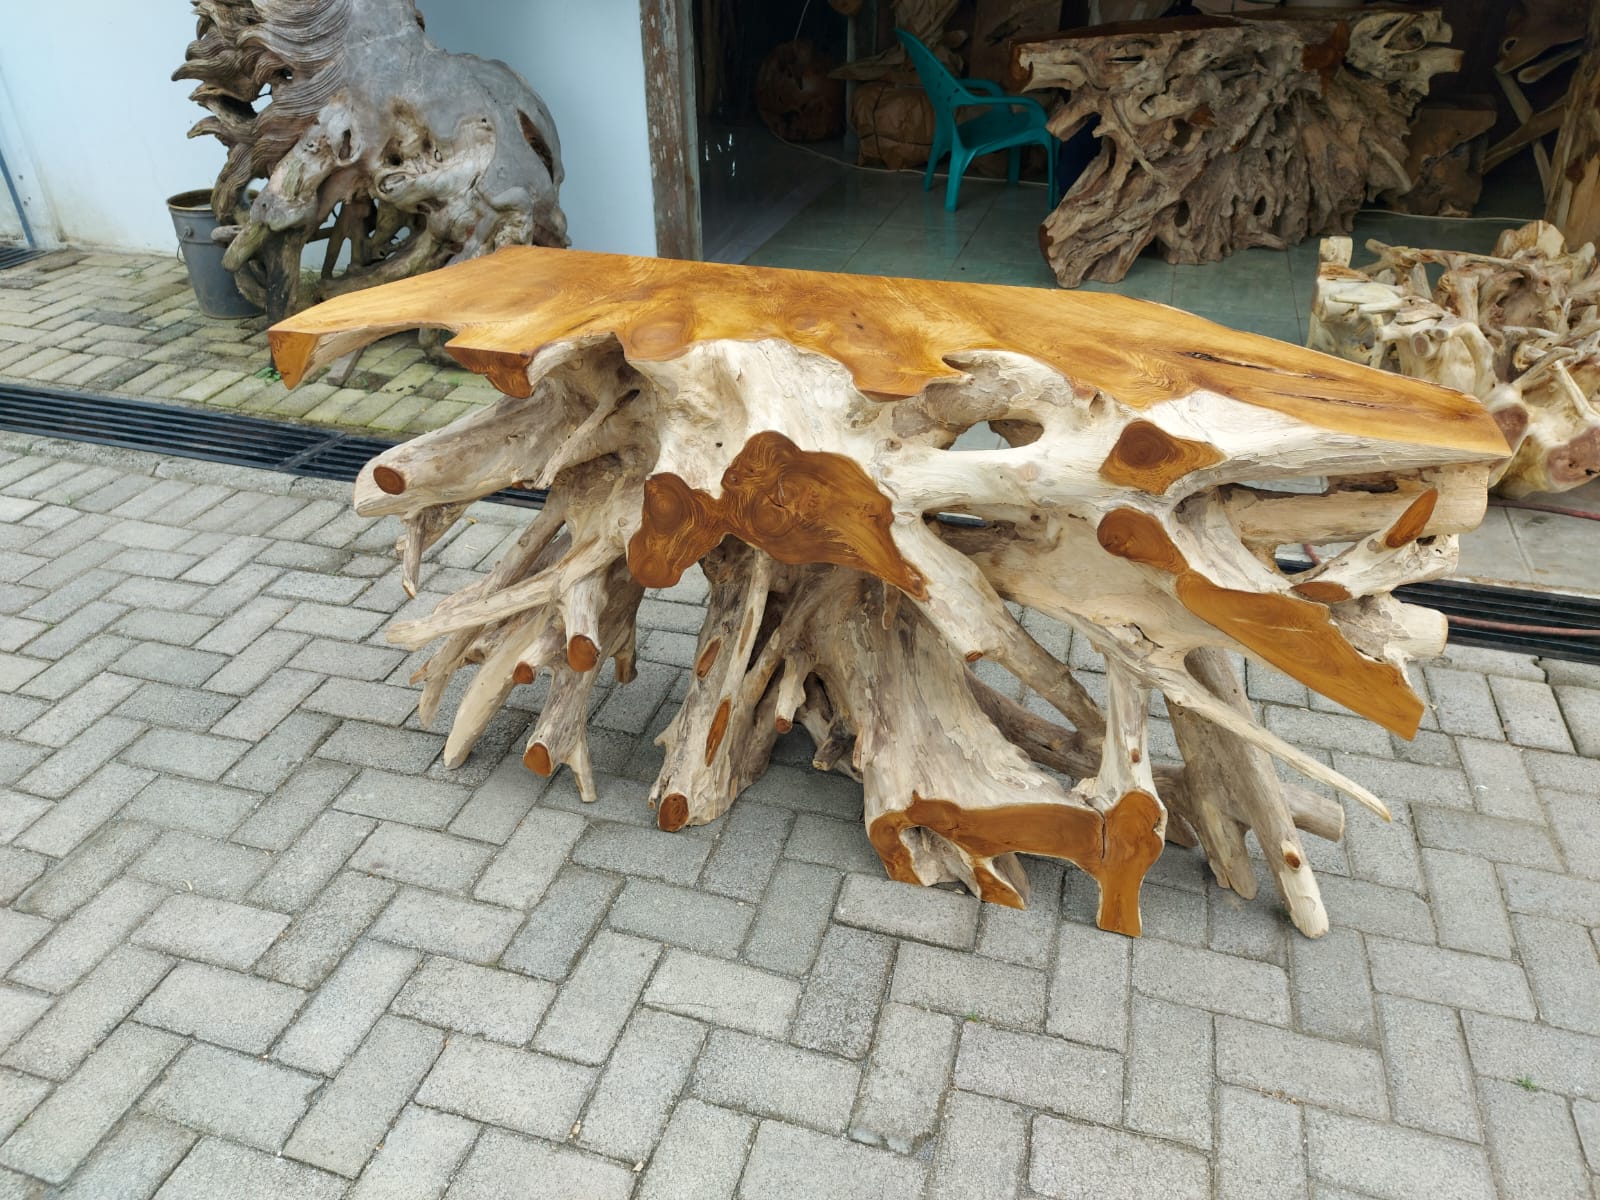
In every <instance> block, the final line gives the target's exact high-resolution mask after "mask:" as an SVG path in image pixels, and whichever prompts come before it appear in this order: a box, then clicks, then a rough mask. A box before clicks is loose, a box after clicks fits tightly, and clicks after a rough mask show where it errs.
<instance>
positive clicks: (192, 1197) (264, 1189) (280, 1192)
mask: <svg viewBox="0 0 1600 1200" xmlns="http://www.w3.org/2000/svg"><path fill="white" fill-rule="evenodd" d="M346 1184H347V1181H346V1180H343V1179H340V1178H339V1177H338V1176H337V1175H329V1174H328V1173H327V1172H325V1171H319V1170H317V1169H316V1168H315V1167H308V1166H306V1165H305V1164H304V1163H297V1162H295V1161H293V1160H292V1159H288V1158H283V1157H281V1156H279V1155H272V1154H263V1153H262V1152H261V1151H259V1150H251V1149H249V1148H248V1147H245V1146H239V1145H235V1144H234V1143H233V1142H228V1141H222V1140H220V1139H217V1138H204V1139H202V1140H201V1142H200V1144H199V1145H198V1146H196V1147H195V1148H194V1149H193V1150H191V1151H190V1152H189V1154H188V1157H186V1158H185V1159H184V1160H183V1161H182V1162H181V1163H179V1164H178V1169H177V1170H175V1171H173V1173H172V1174H171V1176H169V1177H168V1179H167V1181H166V1183H164V1184H162V1185H161V1190H160V1191H159V1192H157V1193H156V1196H157V1198H158V1200H219V1198H220V1197H228V1198H229V1200H233V1198H234V1197H238V1198H239V1200H246V1198H249V1200H258V1198H259V1200H267V1197H271V1198H272V1200H337V1198H338V1197H339V1196H340V1195H342V1194H343V1192H344V1189H345V1186H346Z"/></svg>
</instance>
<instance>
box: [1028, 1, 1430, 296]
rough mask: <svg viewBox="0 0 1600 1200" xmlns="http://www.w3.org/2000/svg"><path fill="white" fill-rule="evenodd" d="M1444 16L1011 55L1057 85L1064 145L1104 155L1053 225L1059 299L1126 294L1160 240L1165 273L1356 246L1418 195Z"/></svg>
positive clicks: (1201, 22) (1346, 20) (1108, 39)
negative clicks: (1414, 162)
mask: <svg viewBox="0 0 1600 1200" xmlns="http://www.w3.org/2000/svg"><path fill="white" fill-rule="evenodd" d="M1449 38H1450V28H1449V26H1448V25H1446V24H1445V23H1444V21H1443V19H1442V18H1441V17H1440V15H1439V13H1438V11H1437V10H1420V11H1419V10H1407V11H1391V10H1385V9H1361V10H1355V11H1349V12H1344V13H1341V14H1338V15H1335V14H1332V13H1322V12H1320V11H1319V12H1318V13H1317V15H1313V16H1288V15H1286V16H1284V17H1283V18H1281V19H1267V18H1265V17H1256V18H1251V19H1236V18H1232V17H1182V18H1172V19H1169V20H1160V21H1144V22H1132V23H1128V24H1125V25H1120V26H1106V27H1103V28H1101V29H1098V30H1096V29H1089V30H1083V31H1080V32H1077V33H1072V34H1066V35H1062V36H1059V37H1055V38H1051V39H1049V40H1045V41H1035V42H1019V43H1017V44H1016V45H1015V46H1014V47H1013V54H1014V60H1013V70H1014V77H1015V79H1017V80H1019V81H1021V82H1023V84H1024V85H1025V86H1027V87H1030V88H1062V89H1065V90H1066V92H1067V99H1066V103H1065V104H1063V105H1062V106H1061V107H1059V108H1058V109H1056V111H1055V113H1054V114H1053V116H1052V118H1051V122H1050V128H1051V131H1052V132H1053V133H1054V134H1055V135H1056V136H1057V137H1059V138H1063V139H1064V138H1067V137H1070V136H1071V135H1072V134H1073V133H1075V132H1076V131H1077V130H1078V129H1079V128H1080V127H1082V126H1084V125H1086V124H1089V125H1094V126H1095V127H1096V130H1097V136H1098V137H1099V138H1100V139H1101V150H1100V153H1099V155H1098V157H1096V158H1095V159H1094V161H1093V162H1091V163H1090V164H1089V166H1088V167H1087V168H1086V169H1085V171H1084V172H1083V174H1082V175H1081V176H1080V177H1079V179H1078V181H1077V183H1076V184H1074V185H1073V186H1072V188H1071V189H1070V190H1069V191H1068V192H1067V194H1066V196H1065V197H1064V198H1063V199H1062V201H1061V204H1060V206H1059V207H1058V208H1057V209H1056V210H1055V212H1053V213H1051V214H1050V216H1049V217H1048V218H1047V219H1046V221H1045V224H1044V228H1043V229H1042V230H1041V231H1040V243H1041V245H1042V247H1043V249H1044V253H1045V257H1046V258H1047V259H1048V260H1049V263H1050V265H1051V268H1052V269H1053V270H1054V271H1055V274H1056V278H1057V279H1058V280H1060V282H1061V283H1062V285H1063V286H1065V287H1075V286H1077V284H1079V283H1081V282H1082V281H1083V280H1085V279H1098V280H1103V281H1106V282H1115V281H1116V280H1119V279H1121V278H1122V277H1123V276H1124V275H1125V274H1126V273H1127V271H1128V268H1129V267H1130V266H1132V265H1133V261H1134V259H1135V258H1137V257H1138V256H1139V254H1140V253H1141V252H1142V251H1143V250H1144V249H1145V247H1146V246H1149V245H1151V244H1152V243H1154V244H1155V245H1156V246H1157V247H1158V248H1159V249H1160V251H1161V253H1162V254H1163V256H1164V257H1165V258H1166V259H1167V261H1168V262H1176V263H1202V262H1211V261H1214V260H1216V259H1220V258H1223V257H1226V256H1227V255H1229V254H1232V253H1234V252H1235V251H1238V250H1242V249H1245V248H1246V247H1249V246H1270V247H1273V248H1275V249H1281V248H1282V247H1284V246H1288V245H1292V244H1293V243H1295V242H1299V241H1301V240H1303V239H1304V238H1306V237H1308V236H1311V235H1313V234H1321V233H1335V232H1348V231H1349V229H1350V224H1351V220H1352V218H1353V217H1354V215H1355V212H1356V210H1357V209H1358V208H1359V207H1360V206H1361V204H1362V203H1363V201H1365V200H1366V199H1368V198H1370V197H1373V196H1376V195H1377V194H1378V193H1380V192H1382V191H1384V190H1386V189H1395V190H1398V191H1406V190H1408V189H1409V188H1410V186H1411V180H1410V178H1409V176H1408V175H1407V173H1406V170H1405V165H1404V164H1405V162H1406V133H1407V129H1408V127H1409V124H1410V121H1411V115H1412V113H1413V111H1414V110H1415V109H1416V106H1417V104H1418V102H1419V101H1420V100H1421V99H1422V97H1423V96H1425V95H1426V94H1427V91H1428V81H1429V80H1430V79H1431V78H1432V77H1433V76H1434V75H1436V74H1438V73H1440V72H1441V71H1450V70H1454V69H1455V68H1456V67H1457V66H1459V65H1460V61H1461V56H1460V53H1459V52H1458V51H1454V50H1450V49H1447V48H1446V47H1445V46H1444V44H1443V43H1446V42H1448V41H1449Z"/></svg>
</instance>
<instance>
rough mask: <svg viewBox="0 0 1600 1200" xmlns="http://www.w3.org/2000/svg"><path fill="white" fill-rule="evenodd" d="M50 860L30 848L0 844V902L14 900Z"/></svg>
mask: <svg viewBox="0 0 1600 1200" xmlns="http://www.w3.org/2000/svg"><path fill="white" fill-rule="evenodd" d="M49 863H50V860H49V859H47V858H45V856H44V855H42V854H35V853H33V851H31V850H22V849H19V848H18V847H16V846H0V904H9V903H10V902H11V901H12V900H15V899H16V898H17V897H18V896H20V895H21V894H22V893H23V892H24V891H26V890H27V887H28V885H29V884H30V883H32V882H33V881H34V880H35V879H37V878H39V876H40V875H43V874H44V872H45V868H46V867H47V866H49Z"/></svg>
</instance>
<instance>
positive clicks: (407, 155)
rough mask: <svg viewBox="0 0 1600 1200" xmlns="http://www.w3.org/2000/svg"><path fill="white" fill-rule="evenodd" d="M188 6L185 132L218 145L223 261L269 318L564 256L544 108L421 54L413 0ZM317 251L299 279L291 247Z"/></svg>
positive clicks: (237, 1) (500, 77) (555, 165)
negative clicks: (417, 282) (487, 265)
mask: <svg viewBox="0 0 1600 1200" xmlns="http://www.w3.org/2000/svg"><path fill="white" fill-rule="evenodd" d="M191 2H192V3H193V5H194V9H195V12H196V14H197V15H198V17H199V28H198V32H197V34H196V36H195V40H194V41H193V42H192V43H190V45H189V50H188V53H187V54H186V55H185V56H184V64H183V66H181V67H179V68H178V70H177V71H175V72H174V73H173V76H172V77H173V79H194V80H198V81H199V86H198V87H197V88H195V90H194V92H193V93H192V96H191V98H192V99H193V100H194V101H195V102H196V103H198V104H200V105H201V106H202V107H203V108H205V109H207V110H208V111H209V112H210V114H211V115H210V116H208V117H206V118H205V119H204V120H202V121H200V122H199V123H198V124H197V125H195V127H194V128H193V129H191V130H190V131H189V136H190V137H199V136H202V135H204V134H212V135H214V136H215V137H216V138H217V140H219V141H220V142H222V144H223V145H224V146H226V147H227V148H228V159H227V162H226V163H225V165H224V166H223V168H222V173H221V174H220V175H218V176H217V182H216V185H215V187H214V188H213V189H212V192H211V207H212V209H213V210H214V211H215V212H216V214H217V220H218V221H219V223H220V225H221V227H220V228H219V229H218V230H217V236H218V237H219V238H221V239H222V240H224V241H226V242H227V243H228V250H227V254H226V255H225V256H224V258H223V265H224V266H226V267H227V268H228V270H230V271H232V272H233V273H234V278H235V279H236V280H238V283H239V290H240V291H241V292H243V293H244V294H245V295H246V296H247V297H248V298H249V299H251V300H253V301H255V302H256V303H257V304H260V305H261V306H262V307H264V308H265V309H266V310H267V312H268V313H270V314H271V315H272V316H273V317H274V318H275V319H276V318H280V317H283V316H285V315H287V314H289V313H292V312H296V311H298V310H299V309H301V308H304V307H305V306H306V305H307V304H310V303H312V302H314V301H316V300H321V299H326V298H327V297H329V296H335V295H339V294H341V293H343V292H348V291H353V290H355V289H356V288H363V287H368V286H371V285H372V284H376V283H384V282H387V281H390V280H394V279H401V278H403V277H405V276H407V275H416V274H419V273H421V272H423V271H431V270H433V269H434V268H436V267H441V266H443V265H444V264H446V263H449V262H460V261H462V260H464V259H468V258H473V257H475V256H477V255H479V254H487V253H489V252H490V251H492V250H495V249H497V248H499V247H501V246H510V245H518V244H526V243H535V244H538V245H543V246H565V245H566V244H567V222H566V217H565V216H564V215H563V214H562V212H561V209H560V207H559V205H558V204H557V201H556V192H557V189H558V188H559V187H560V185H561V177H562V172H561V144H560V142H559V140H558V139H557V137H556V128H555V122H553V121H552V120H551V119H550V113H549V111H548V110H547V109H546V108H545V106H544V101H542V100H540V99H539V97H538V96H537V95H535V94H534V92H533V90H532V89H531V88H529V87H528V85H527V84H526V83H524V82H523V81H522V79H521V77H520V76H518V75H517V74H516V72H514V71H512V70H511V68H510V67H508V66H506V65H505V64H504V63H502V62H495V61H492V60H489V59H482V58H478V57H476V56H474V55H471V54H447V53H445V52H444V51H443V50H440V49H439V48H438V47H437V46H435V45H434V44H433V43H432V42H430V41H428V39H427V38H426V37H425V36H424V35H423V32H422V17H421V14H419V13H418V12H417V8H416V5H415V3H414V2H413V0H191ZM268 92H270V100H269V101H268V103H267V104H266V105H264V106H263V107H261V108H260V109H259V110H258V109H257V108H256V104H257V102H258V101H259V100H260V98H261V97H262V95H263V94H264V93H268ZM255 180H265V181H266V182H265V184H264V185H263V186H262V187H261V190H260V192H259V194H252V193H250V192H249V191H248V189H249V188H250V185H251V183H252V182H253V181H255ZM330 217H331V218H332V223H331V225H330V226H328V227H324V222H325V221H328V220H329V218H330ZM320 239H326V241H327V249H326V253H325V255H324V256H323V263H322V271H321V278H320V280H319V281H317V282H314V283H313V282H309V281H307V280H304V279H302V276H301V270H300V259H301V251H302V250H303V249H304V248H305V247H306V246H307V245H308V244H309V243H311V242H314V241H317V240H320ZM346 247H348V248H349V260H348V266H346V267H345V268H344V270H342V271H341V272H339V273H338V274H335V271H336V268H338V266H339V265H340V262H341V259H340V256H341V253H342V252H343V251H344V249H345V248H346Z"/></svg>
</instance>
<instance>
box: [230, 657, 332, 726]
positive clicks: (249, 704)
mask: <svg viewBox="0 0 1600 1200" xmlns="http://www.w3.org/2000/svg"><path fill="white" fill-rule="evenodd" d="M321 682H322V676H320V675H313V674H312V673H311V672H309V671H295V670H292V669H290V668H288V667H284V668H283V669H282V670H280V671H275V672H274V673H273V675H272V677H271V678H270V679H268V680H267V681H266V682H265V683H263V684H262V685H261V686H260V687H258V688H256V689H255V690H254V691H252V692H251V693H250V694H249V695H248V696H246V697H245V698H244V699H243V700H240V701H237V702H234V701H233V700H232V698H231V697H218V698H217V702H221V701H222V700H226V701H227V702H228V704H229V705H230V706H232V707H231V711H229V713H228V715H227V716H225V717H223V718H222V719H221V720H219V721H217V723H216V724H215V725H213V726H212V727H211V732H212V733H215V734H218V735H220V736H222V737H236V738H244V739H245V740H246V741H258V740H260V739H261V738H264V737H266V736H267V735H268V734H270V733H271V732H272V731H273V730H274V729H275V728H277V726H278V724H279V722H281V721H282V720H283V719H284V718H285V717H287V716H289V714H290V713H292V712H294V711H295V709H296V708H298V707H299V706H300V702H301V701H302V700H304V699H305V698H306V697H307V696H308V695H310V694H311V692H312V691H313V690H314V689H315V688H316V687H317V685H318V684H319V683H321Z"/></svg>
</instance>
